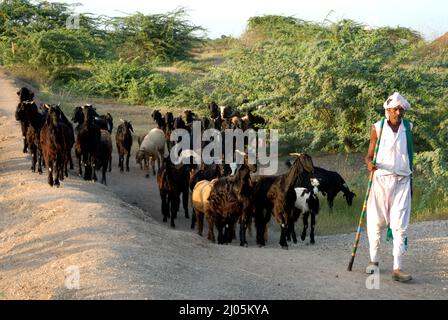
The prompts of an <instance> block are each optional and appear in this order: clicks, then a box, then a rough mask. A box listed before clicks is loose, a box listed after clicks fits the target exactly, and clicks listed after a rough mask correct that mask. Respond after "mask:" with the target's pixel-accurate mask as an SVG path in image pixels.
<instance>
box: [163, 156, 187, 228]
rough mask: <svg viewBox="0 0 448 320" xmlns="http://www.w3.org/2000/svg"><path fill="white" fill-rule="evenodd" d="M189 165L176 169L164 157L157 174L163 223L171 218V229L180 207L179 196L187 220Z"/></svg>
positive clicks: (168, 159)
mask: <svg viewBox="0 0 448 320" xmlns="http://www.w3.org/2000/svg"><path fill="white" fill-rule="evenodd" d="M190 169H191V166H190V165H184V164H181V165H180V166H178V167H176V166H175V165H174V164H173V163H172V162H171V159H170V157H169V156H168V157H166V158H164V160H163V163H162V165H161V167H160V169H159V171H158V173H157V185H158V187H159V192H160V198H161V200H162V214H163V222H167V221H168V218H171V227H172V228H175V223H174V220H175V219H176V218H177V212H178V211H179V207H180V194H182V203H183V207H184V210H185V218H187V219H189V218H190V216H189V213H188V202H189V180H190V179H189V178H190Z"/></svg>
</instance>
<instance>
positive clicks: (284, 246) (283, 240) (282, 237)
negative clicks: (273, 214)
mask: <svg viewBox="0 0 448 320" xmlns="http://www.w3.org/2000/svg"><path fill="white" fill-rule="evenodd" d="M281 228H282V231H281V234H280V242H279V243H280V245H281V246H282V249H285V250H288V242H287V241H286V233H287V226H285V225H282V226H281Z"/></svg>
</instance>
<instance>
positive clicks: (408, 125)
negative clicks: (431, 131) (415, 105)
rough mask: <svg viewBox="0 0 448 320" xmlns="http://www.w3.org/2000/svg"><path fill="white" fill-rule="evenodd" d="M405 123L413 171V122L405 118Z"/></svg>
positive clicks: (410, 164) (410, 163)
mask: <svg viewBox="0 0 448 320" xmlns="http://www.w3.org/2000/svg"><path fill="white" fill-rule="evenodd" d="M403 125H404V127H405V128H406V141H407V145H408V155H409V166H410V169H411V171H413V170H414V142H413V140H412V132H411V123H410V122H409V121H408V120H404V119H403Z"/></svg>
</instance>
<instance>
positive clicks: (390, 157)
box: [367, 121, 412, 269]
mask: <svg viewBox="0 0 448 320" xmlns="http://www.w3.org/2000/svg"><path fill="white" fill-rule="evenodd" d="M375 128H376V131H377V135H378V134H379V129H380V123H379V122H378V123H376V124H375ZM377 166H378V170H377V171H375V174H374V176H373V183H372V189H371V191H370V196H369V200H368V202H367V234H368V237H369V245H370V259H371V261H372V262H379V256H378V250H379V244H380V238H381V228H382V227H383V226H387V225H388V224H390V228H391V229H392V233H393V237H394V249H393V256H394V269H402V256H403V255H404V253H405V252H406V247H405V239H406V231H407V228H408V225H409V219H410V214H411V177H410V175H411V173H412V172H411V170H410V168H409V155H408V150H407V140H406V129H405V127H404V125H403V123H402V124H401V125H400V127H399V130H398V132H397V133H394V132H393V130H392V128H391V127H390V126H389V125H388V123H387V121H386V122H385V123H384V128H383V133H382V137H381V142H380V147H379V149H378V155H377Z"/></svg>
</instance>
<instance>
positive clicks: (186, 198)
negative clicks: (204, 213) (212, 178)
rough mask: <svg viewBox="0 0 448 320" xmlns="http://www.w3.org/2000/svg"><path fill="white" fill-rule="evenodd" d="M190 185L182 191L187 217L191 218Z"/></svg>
mask: <svg viewBox="0 0 448 320" xmlns="http://www.w3.org/2000/svg"><path fill="white" fill-rule="evenodd" d="M188 190H189V189H188V186H187V187H186V188H185V189H184V191H183V192H182V204H183V207H184V211H185V219H190V215H189V214H188V200H189V197H188V196H189V192H188Z"/></svg>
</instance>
